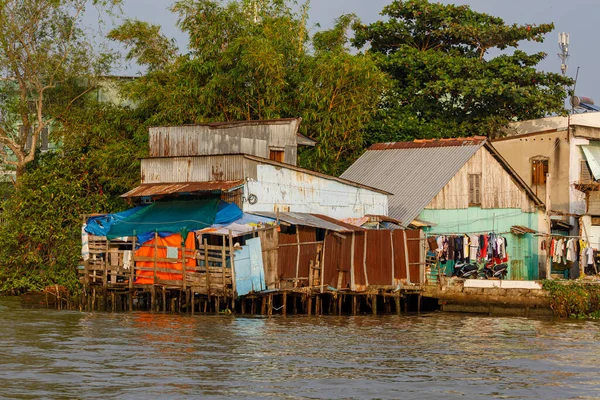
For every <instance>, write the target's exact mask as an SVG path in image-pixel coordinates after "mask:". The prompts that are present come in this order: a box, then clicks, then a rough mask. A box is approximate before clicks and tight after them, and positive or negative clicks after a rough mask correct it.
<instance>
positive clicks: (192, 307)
mask: <svg viewBox="0 0 600 400" xmlns="http://www.w3.org/2000/svg"><path fill="white" fill-rule="evenodd" d="M189 296H190V300H191V302H190V307H191V308H190V313H191V314H192V315H194V289H189Z"/></svg>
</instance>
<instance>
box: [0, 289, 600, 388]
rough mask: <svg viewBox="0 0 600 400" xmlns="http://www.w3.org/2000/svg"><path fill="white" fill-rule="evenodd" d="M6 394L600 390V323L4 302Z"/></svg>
mask: <svg viewBox="0 0 600 400" xmlns="http://www.w3.org/2000/svg"><path fill="white" fill-rule="evenodd" d="M0 398H23V399H29V398H31V399H33V398H36V399H37V398H52V399H55V398H69V399H71V398H91V399H93V398H101V399H112V398H118V399H138V398H146V399H172V398H177V399H180V398H189V399H197V398H244V399H246V398H269V399H277V398H282V399H297V398H311V399H332V398H349V399H350V398H351V399H370V398H378V399H478V398H481V399H488V398H509V399H519V398H528V399H531V398H539V399H565V398H578V399H587V398H590V399H591V398H600V322H596V321H561V320H554V319H531V318H514V317H489V316H480V315H467V314H444V313H430V314H422V315H420V316H418V315H408V316H400V317H397V316H381V317H373V316H358V317H348V316H344V317H306V316H302V317H287V318H284V317H274V318H271V319H266V318H243V317H234V316H198V315H195V316H190V315H171V314H151V313H146V312H132V313H117V314H113V313H103V312H95V313H81V312H74V311H52V310H25V309H21V308H20V303H19V301H18V299H15V298H0Z"/></svg>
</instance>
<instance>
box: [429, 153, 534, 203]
mask: <svg viewBox="0 0 600 400" xmlns="http://www.w3.org/2000/svg"><path fill="white" fill-rule="evenodd" d="M470 174H481V189H480V191H481V208H519V209H521V210H523V211H525V212H533V211H534V210H535V205H534V204H533V202H532V201H531V200H530V199H529V197H528V196H527V194H526V193H525V191H524V190H523V189H522V188H521V187H520V186H518V185H517V183H515V181H514V180H513V178H512V177H511V176H510V174H509V173H508V172H506V170H505V169H504V168H503V167H502V165H501V164H500V163H499V162H498V161H497V160H496V159H495V158H494V157H493V156H492V155H491V154H490V152H489V151H488V150H487V149H486V148H484V147H482V148H481V149H479V150H478V151H477V152H476V153H475V154H474V155H473V157H471V159H470V160H469V161H468V162H467V163H466V164H465V165H464V166H463V167H462V168H461V169H460V170H459V171H458V173H457V174H456V175H455V176H454V177H453V178H452V179H451V180H450V182H448V184H447V185H446V186H444V188H443V189H442V190H441V191H440V193H438V194H437V195H436V196H435V197H434V198H433V200H431V202H430V203H429V205H428V206H427V207H426V208H430V209H461V208H468V207H469V175H470Z"/></svg>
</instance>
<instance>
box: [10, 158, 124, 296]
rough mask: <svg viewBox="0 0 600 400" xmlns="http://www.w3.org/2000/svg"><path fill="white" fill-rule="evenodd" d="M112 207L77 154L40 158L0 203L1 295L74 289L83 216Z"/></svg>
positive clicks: (111, 203)
mask: <svg viewBox="0 0 600 400" xmlns="http://www.w3.org/2000/svg"><path fill="white" fill-rule="evenodd" d="M115 206H116V204H115V203H114V201H111V199H110V197H109V196H107V195H106V194H104V193H103V192H102V188H101V187H99V185H98V184H97V176H96V175H95V174H94V173H93V171H88V170H87V169H86V166H85V160H82V159H81V158H80V157H79V155H76V156H60V155H58V154H49V155H45V156H42V157H40V158H39V160H38V161H37V162H36V163H35V164H34V165H30V170H29V171H28V172H27V173H26V174H24V175H23V176H22V178H21V181H20V183H19V190H18V191H17V192H15V194H14V195H13V196H12V197H11V198H10V199H9V200H8V201H7V202H6V203H5V208H4V214H3V217H4V218H5V221H6V222H5V224H4V225H3V226H2V227H0V260H1V262H2V268H1V269H0V292H12V293H19V292H23V291H26V290H40V289H42V288H44V287H46V286H48V285H53V284H59V285H64V286H65V287H67V288H69V289H71V290H74V289H75V288H76V286H77V275H76V266H77V263H78V260H79V258H80V249H81V223H82V215H83V214H89V213H92V212H102V211H110V210H112V209H114V207H115Z"/></svg>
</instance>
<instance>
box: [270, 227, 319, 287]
mask: <svg viewBox="0 0 600 400" xmlns="http://www.w3.org/2000/svg"><path fill="white" fill-rule="evenodd" d="M296 228H297V229H298V233H299V235H300V243H308V242H316V241H317V234H316V229H315V228H312V227H308V226H297V227H296ZM297 241H298V239H297V237H296V234H285V233H281V232H280V233H279V244H280V246H279V257H278V264H279V279H280V280H281V281H285V280H287V281H290V280H291V279H294V278H296V262H297V256H298V246H281V244H295V243H297ZM317 246H318V245H317V244H315V243H313V244H304V245H303V244H301V245H300V263H299V265H298V277H299V278H308V272H309V266H310V261H313V262H314V261H315V259H316V256H317ZM307 285H308V280H307V279H304V280H301V281H299V283H298V286H307Z"/></svg>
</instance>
